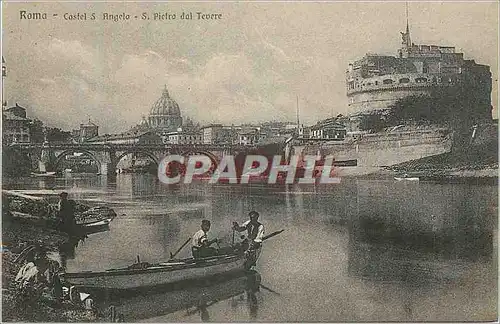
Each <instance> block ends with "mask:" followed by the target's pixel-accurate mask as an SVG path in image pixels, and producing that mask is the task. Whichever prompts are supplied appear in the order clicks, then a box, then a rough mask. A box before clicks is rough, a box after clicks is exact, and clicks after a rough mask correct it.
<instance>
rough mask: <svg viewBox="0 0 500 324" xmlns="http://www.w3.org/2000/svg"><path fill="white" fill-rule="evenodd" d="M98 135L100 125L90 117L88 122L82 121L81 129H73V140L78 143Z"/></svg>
mask: <svg viewBox="0 0 500 324" xmlns="http://www.w3.org/2000/svg"><path fill="white" fill-rule="evenodd" d="M96 136H99V126H97V125H96V124H94V123H93V122H92V121H91V120H90V119H89V121H88V123H86V124H83V123H82V124H80V128H79V129H74V130H73V131H72V137H73V140H74V141H75V142H78V143H83V142H85V141H87V140H89V139H91V138H94V137H96Z"/></svg>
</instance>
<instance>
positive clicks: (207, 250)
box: [191, 219, 219, 259]
mask: <svg viewBox="0 0 500 324" xmlns="http://www.w3.org/2000/svg"><path fill="white" fill-rule="evenodd" d="M210 225H211V224H210V221H209V220H206V219H204V220H202V221H201V229H200V230H199V231H198V232H196V233H195V234H194V236H193V240H192V247H191V251H192V252H193V258H195V259H198V258H207V257H211V256H214V255H217V250H216V249H215V248H213V247H210V245H212V244H213V243H218V242H219V240H218V239H213V240H211V241H209V240H208V237H207V233H208V231H209V230H210Z"/></svg>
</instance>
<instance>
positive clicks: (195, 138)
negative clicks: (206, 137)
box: [162, 128, 203, 144]
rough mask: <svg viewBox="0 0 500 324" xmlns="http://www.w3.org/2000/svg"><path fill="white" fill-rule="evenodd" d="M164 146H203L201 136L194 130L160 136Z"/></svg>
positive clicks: (181, 130)
mask: <svg viewBox="0 0 500 324" xmlns="http://www.w3.org/2000/svg"><path fill="white" fill-rule="evenodd" d="M162 138H163V143H165V144H203V136H202V134H201V133H200V132H199V131H196V130H183V129H182V128H179V129H178V130H177V131H175V132H169V133H166V134H164V135H163V136H162Z"/></svg>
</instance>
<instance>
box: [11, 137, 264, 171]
mask: <svg viewBox="0 0 500 324" xmlns="http://www.w3.org/2000/svg"><path fill="white" fill-rule="evenodd" d="M10 148H11V150H10V151H11V152H13V153H12V154H16V155H18V156H19V157H20V158H24V159H29V160H30V163H31V165H32V166H33V167H34V168H37V169H38V170H39V171H60V168H61V167H62V163H61V162H62V161H63V160H64V159H65V158H66V156H69V155H72V154H74V153H83V154H85V155H87V156H88V157H90V158H91V159H92V160H94V161H95V162H96V164H97V167H98V172H99V173H100V174H103V175H104V174H106V175H114V174H115V173H116V167H117V165H118V162H119V161H120V160H121V159H122V158H123V157H124V156H126V155H128V154H140V155H142V156H147V157H149V158H150V159H151V161H152V162H154V163H155V164H156V165H158V164H159V163H160V161H161V160H162V159H163V158H164V157H165V156H167V155H172V154H176V155H181V156H189V155H194V154H200V155H206V156H208V157H209V158H210V159H211V160H212V163H214V164H215V165H218V164H219V161H220V160H221V159H222V157H223V156H225V155H238V154H241V153H247V152H251V151H252V150H254V149H255V148H254V147H252V146H243V145H214V144H186V145H184V144H89V143H80V144H73V143H50V144H49V143H44V144H31V143H16V144H12V145H11V147H10Z"/></svg>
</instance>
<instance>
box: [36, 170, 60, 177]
mask: <svg viewBox="0 0 500 324" xmlns="http://www.w3.org/2000/svg"><path fill="white" fill-rule="evenodd" d="M31 176H33V177H55V176H56V172H54V171H52V172H40V173H38V172H31Z"/></svg>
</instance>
